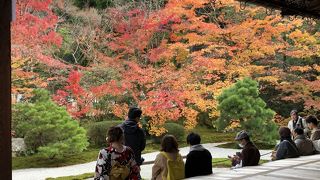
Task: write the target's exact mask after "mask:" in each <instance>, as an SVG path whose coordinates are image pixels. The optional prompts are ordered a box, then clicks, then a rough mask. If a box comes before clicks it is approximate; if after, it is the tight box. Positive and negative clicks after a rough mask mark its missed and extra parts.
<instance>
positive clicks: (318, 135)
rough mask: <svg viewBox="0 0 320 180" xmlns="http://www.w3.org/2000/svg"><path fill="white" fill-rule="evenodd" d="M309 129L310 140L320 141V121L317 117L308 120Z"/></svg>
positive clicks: (310, 117)
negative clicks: (319, 122)
mask: <svg viewBox="0 0 320 180" xmlns="http://www.w3.org/2000/svg"><path fill="white" fill-rule="evenodd" d="M306 122H307V125H308V127H309V129H311V136H310V140H311V141H315V140H318V139H320V129H319V128H318V119H317V118H316V117H315V116H308V117H307V119H306Z"/></svg>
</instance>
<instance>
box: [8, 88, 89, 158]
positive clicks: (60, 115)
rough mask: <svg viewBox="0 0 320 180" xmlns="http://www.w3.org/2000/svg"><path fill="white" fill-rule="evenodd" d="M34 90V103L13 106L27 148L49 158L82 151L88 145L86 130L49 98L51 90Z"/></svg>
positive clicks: (15, 118) (19, 134) (17, 130)
mask: <svg viewBox="0 0 320 180" xmlns="http://www.w3.org/2000/svg"><path fill="white" fill-rule="evenodd" d="M33 93H34V96H33V98H32V99H31V102H29V103H18V104H16V105H15V106H14V109H13V123H14V129H15V130H16V133H17V136H19V137H23V138H24V139H25V142H26V145H27V148H28V150H30V151H31V152H35V153H40V154H42V155H44V156H46V157H48V158H55V157H61V156H64V155H67V154H72V153H77V152H82V151H83V150H84V149H85V148H86V147H87V146H88V145H89V143H88V140H87V137H86V131H85V129H84V128H82V127H80V126H79V123H78V122H77V121H75V120H73V119H72V118H71V117H70V115H69V114H68V113H67V111H66V109H65V108H63V107H59V106H58V105H56V104H55V103H54V102H53V101H52V100H51V99H50V96H49V93H48V91H45V90H42V89H40V90H39V89H37V90H34V91H33Z"/></svg>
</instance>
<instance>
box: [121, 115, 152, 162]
mask: <svg viewBox="0 0 320 180" xmlns="http://www.w3.org/2000/svg"><path fill="white" fill-rule="evenodd" d="M120 127H121V128H122V130H123V131H124V139H125V145H126V146H129V147H130V148H131V149H132V150H133V152H134V155H135V160H136V162H137V164H138V165H141V164H142V159H141V152H142V151H143V150H144V148H145V146H146V135H145V133H144V131H143V130H142V129H141V128H140V127H139V126H138V124H137V122H135V121H134V120H130V119H128V120H126V121H124V122H123V123H122V124H120Z"/></svg>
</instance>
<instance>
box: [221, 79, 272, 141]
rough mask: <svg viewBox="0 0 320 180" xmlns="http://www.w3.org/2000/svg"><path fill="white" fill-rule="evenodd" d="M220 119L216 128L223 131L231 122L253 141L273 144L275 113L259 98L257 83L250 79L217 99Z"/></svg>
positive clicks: (241, 81) (238, 83) (226, 91)
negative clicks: (252, 138)
mask: <svg viewBox="0 0 320 180" xmlns="http://www.w3.org/2000/svg"><path fill="white" fill-rule="evenodd" d="M218 101H219V105H218V109H219V110H220V117H219V119H218V121H217V127H218V128H220V129H224V128H226V127H227V126H229V125H230V124H231V123H232V122H233V121H235V120H238V121H239V122H240V128H241V129H244V130H247V131H248V132H250V133H251V134H252V135H253V137H254V139H255V140H258V141H262V142H265V143H274V140H275V138H276V137H277V131H276V129H277V126H276V124H275V123H274V122H273V121H272V119H273V116H274V114H275V112H274V111H273V110H271V109H269V108H267V107H266V103H265V102H264V101H263V100H262V99H261V98H260V97H259V89H258V83H257V82H256V81H254V80H252V79H250V78H244V79H243V80H240V81H238V82H237V83H235V84H234V85H232V86H231V87H230V88H228V89H225V90H224V91H223V92H222V93H221V95H220V96H219V97H218Z"/></svg>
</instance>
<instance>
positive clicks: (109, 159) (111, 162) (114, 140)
mask: <svg viewBox="0 0 320 180" xmlns="http://www.w3.org/2000/svg"><path fill="white" fill-rule="evenodd" d="M107 141H108V143H109V146H108V147H106V148H104V149H102V150H100V152H99V155H98V159H97V164H96V167H95V177H94V180H105V179H132V180H138V179H140V178H139V173H140V168H139V166H138V164H137V163H136V161H135V159H134V152H133V150H132V149H131V148H130V147H128V146H124V145H123V141H124V134H123V131H122V129H121V128H120V127H110V128H109V130H108V134H107Z"/></svg>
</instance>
